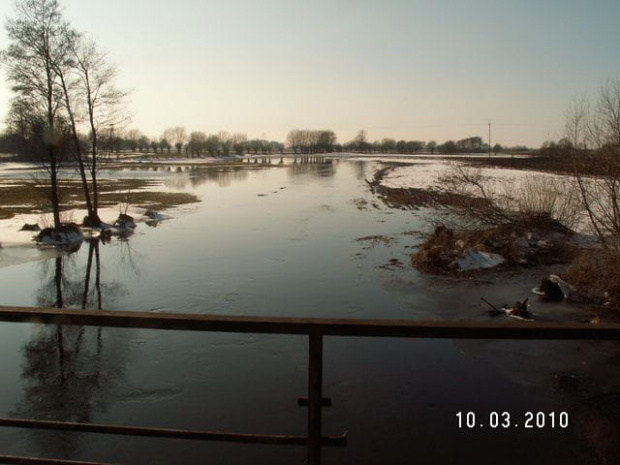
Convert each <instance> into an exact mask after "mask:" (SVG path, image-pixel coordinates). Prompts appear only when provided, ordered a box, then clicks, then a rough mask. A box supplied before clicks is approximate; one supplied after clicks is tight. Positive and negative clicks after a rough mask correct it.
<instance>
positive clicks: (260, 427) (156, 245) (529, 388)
mask: <svg viewBox="0 0 620 465" xmlns="http://www.w3.org/2000/svg"><path fill="white" fill-rule="evenodd" d="M418 165H419V166H420V168H421V171H420V178H422V177H423V174H422V173H428V172H433V170H441V169H444V168H443V167H442V166H439V165H437V166H432V165H431V164H429V163H426V162H420V163H417V164H412V165H411V166H410V167H407V168H406V172H403V173H401V174H402V178H400V179H401V181H403V179H404V178H406V177H409V178H411V177H413V178H415V177H416V171H415V170H416V167H417V166H418ZM382 166H384V165H383V164H382V163H381V162H380V161H378V160H372V159H370V160H359V159H358V160H344V159H322V158H321V159H317V160H316V161H315V162H313V163H293V162H292V161H291V160H284V162H283V163H282V164H279V163H278V159H274V160H273V164H271V165H267V166H253V165H252V164H247V163H246V164H239V165H237V166H225V167H224V166H222V167H217V166H212V167H208V166H202V167H192V166H190V165H175V166H165V165H162V166H160V167H158V166H149V167H148V168H146V167H145V168H143V169H140V168H132V169H129V168H126V169H122V170H115V171H110V172H106V173H104V174H103V176H108V177H114V178H122V179H125V178H126V179H133V178H140V179H153V180H155V181H156V183H157V184H158V186H159V188H161V189H163V190H166V191H169V192H186V193H190V194H194V195H196V196H197V197H198V198H199V199H200V203H192V204H188V205H183V206H180V207H177V208H175V209H172V210H168V211H167V212H166V213H167V214H168V215H169V216H170V217H171V218H170V219H168V220H165V221H163V222H161V223H158V224H157V225H156V226H155V227H149V226H147V224H146V223H140V224H139V226H138V228H137V230H136V233H135V234H133V235H132V236H130V237H129V238H127V239H125V240H117V239H113V240H112V241H111V242H110V243H108V244H104V243H100V244H98V245H94V244H89V243H85V244H83V245H82V247H81V248H80V249H79V250H78V251H77V252H75V253H72V254H66V255H63V254H61V255H58V254H54V253H51V252H39V251H36V249H32V247H22V248H17V249H15V248H5V249H0V263H2V260H5V263H16V261H15V260H14V257H15V255H16V254H31V258H32V259H33V260H32V261H27V262H25V263H20V264H12V265H11V266H4V267H2V268H0V295H1V296H2V302H1V303H2V305H17V306H53V305H55V304H56V303H57V302H58V299H59V297H60V298H61V299H62V303H63V305H65V306H67V307H74V308H81V307H82V306H86V307H87V308H92V309H97V308H103V309H110V310H132V311H144V312H183V313H202V314H226V315H257V316H290V317H325V318H330V317H334V318H375V319H405V320H439V321H446V320H447V321H454V320H464V321H486V320H488V319H489V316H488V314H487V312H486V311H487V310H488V308H487V307H486V306H485V304H484V303H482V302H481V300H480V299H481V297H484V298H486V299H488V300H490V301H492V302H497V303H504V302H506V303H513V302H514V301H516V300H522V299H523V298H525V297H531V300H533V308H532V311H533V312H534V314H535V315H536V317H537V319H539V320H547V321H583V320H584V319H587V318H588V313H587V310H586V309H585V308H584V307H580V306H570V305H568V304H565V303H542V302H539V301H537V300H536V299H532V298H533V297H534V296H533V295H531V293H530V289H531V288H532V287H534V286H535V285H536V283H537V281H538V280H539V279H540V277H542V276H544V275H545V274H548V273H549V272H550V271H555V270H556V268H554V267H549V268H548V269H547V268H546V269H524V270H520V271H514V270H513V271H503V272H499V273H492V272H487V273H485V274H483V275H481V276H479V277H477V278H470V279H464V280H463V279H455V278H446V277H432V276H428V275H422V274H420V273H418V272H417V271H416V270H415V269H413V267H412V266H411V263H410V254H411V253H412V251H413V249H414V248H415V246H416V244H418V243H419V242H420V241H421V236H420V233H421V232H425V231H428V230H429V228H430V226H429V223H428V221H427V217H426V211H425V210H424V209H419V210H416V211H410V210H399V209H390V208H387V207H386V206H385V205H383V204H382V203H381V201H380V200H379V199H378V198H376V197H375V196H374V195H373V194H372V193H371V192H370V190H369V188H368V185H367V182H366V180H367V179H370V178H371V177H372V175H373V173H374V172H376V170H378V169H379V168H381V167H382ZM498 171H501V170H498ZM14 173H15V172H13V171H12V172H11V174H10V175H9V174H6V175H2V176H1V177H3V178H4V179H6V180H7V182H8V180H10V179H15V176H16V175H15V174H14ZM500 179H501V177H500ZM390 182H392V183H394V185H395V186H398V185H399V184H398V182H399V177H398V175H396V174H394V176H393V178H392V179H391V180H390ZM0 240H2V238H1V237H0ZM43 253H49V254H50V255H49V256H44V255H40V254H43ZM11 257H13V259H11ZM34 259H36V261H35V260H34ZM11 260H13V261H11ZM22 261H23V260H22ZM59 289H60V291H61V292H60V293H59ZM60 294H62V295H60ZM0 344H1V347H2V355H1V356H0V367H1V368H2V373H3V376H2V378H1V379H0V383H1V385H2V393H3V396H2V398H0V416H4V417H8V416H13V417H32V418H39V419H57V420H64V421H83V422H94V423H112V424H127V425H137V426H155V427H165V428H180V429H201V430H224V431H236V432H246V433H272V434H297V435H303V434H305V425H306V418H305V410H304V409H300V408H299V407H298V406H297V402H296V400H297V397H299V396H303V395H305V393H306V370H307V359H306V357H307V341H306V340H305V338H303V337H295V336H271V335H235V334H216V333H189V332H184V333H175V332H157V331H147V330H120V329H109V328H105V329H96V328H63V329H62V330H60V329H57V328H55V327H54V328H52V327H40V326H37V325H21V324H8V323H2V324H1V325H0ZM619 355H620V351H618V346H617V344H614V343H595V342H588V343H585V342H580V343H576V342H536V341H510V342H500V341H453V340H443V341H436V340H404V339H402V340H401V339H392V340H386V339H363V338H345V337H342V338H336V337H332V338H326V341H325V353H324V357H325V374H324V386H323V392H324V395H325V396H327V397H330V398H331V399H332V401H333V407H331V408H329V409H325V410H324V413H323V424H324V432H325V433H326V434H328V435H338V434H341V433H343V432H345V431H346V432H348V438H349V444H348V446H347V447H346V448H345V449H330V448H326V449H325V450H324V453H323V457H324V463H328V464H330V463H333V464H374V463H409V462H414V461H417V462H420V463H427V464H433V463H436V464H444V463H457V462H459V461H462V460H463V457H467V462H468V463H491V462H490V459H491V458H492V460H493V463H503V464H522V463H524V462H528V461H529V462H531V463H542V462H543V461H545V460H552V461H553V463H566V464H588V463H592V464H596V463H612V462H614V460H617V459H618V458H620V449H619V445H618V441H617V438H618V437H620V431H619V430H618V424H619V423H618V413H619V412H618V407H617V405H618V403H617V401H618V394H617V392H618V386H620V376H617V375H615V374H614V373H615V370H613V367H615V365H616V363H617V360H618V356H619ZM458 412H463V413H464V414H465V413H466V412H475V413H476V414H477V416H478V418H488V417H489V415H490V414H491V412H509V413H510V414H511V416H512V418H513V420H515V419H518V420H515V421H514V423H518V422H519V421H520V423H521V426H517V427H514V428H513V429H511V430H510V431H506V430H502V429H494V428H490V427H488V426H487V427H483V428H467V427H463V426H462V425H461V427H459V423H458V417H457V414H458ZM527 412H544V413H545V415H549V414H551V413H553V412H556V413H557V414H558V415H559V413H560V412H566V413H567V414H568V418H569V424H568V427H567V428H560V427H554V428H551V427H550V426H549V425H548V424H547V426H546V427H541V428H531V429H530V428H525V427H524V420H525V416H526V414H527ZM486 423H487V424H488V423H489V422H488V421H486ZM610 438H616V439H610ZM0 447H1V448H2V450H3V451H5V453H6V454H13V455H32V456H43V457H56V458H66V459H72V460H91V461H95V460H98V461H107V462H122V463H135V464H167V463H175V464H176V463H187V464H192V463H203V462H205V458H208V462H209V463H218V464H219V463H222V464H223V463H246V462H250V461H257V462H258V463H270V464H289V463H303V461H304V458H305V450H304V448H303V447H294V446H286V447H282V446H266V445H231V444H224V443H203V444H198V443H193V442H187V441H183V440H171V441H163V440H157V439H131V438H117V437H105V436H97V435H92V434H72V433H49V432H40V431H35V430H32V431H26V430H19V429H15V430H10V429H6V428H5V429H0ZM605 460H607V462H605Z"/></svg>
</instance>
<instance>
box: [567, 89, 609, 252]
mask: <svg viewBox="0 0 620 465" xmlns="http://www.w3.org/2000/svg"><path fill="white" fill-rule="evenodd" d="M565 132H566V138H567V139H568V142H569V145H568V146H566V147H564V150H563V152H567V151H568V152H569V153H570V154H571V155H572V157H571V158H572V161H573V167H574V177H575V180H576V183H577V186H578V188H579V192H580V194H581V201H582V204H583V208H584V210H585V212H586V214H587V218H588V220H589V222H590V225H591V226H592V229H593V230H594V232H595V233H596V235H597V237H598V238H599V240H600V241H601V243H602V244H603V245H604V246H605V247H607V248H614V249H616V250H620V78H617V79H615V80H611V81H608V82H607V83H606V84H605V85H603V86H602V87H601V88H600V89H599V94H598V98H597V100H596V102H595V104H594V105H592V106H590V104H589V103H588V101H587V100H585V99H578V100H576V101H575V102H573V104H572V105H571V106H570V107H569V109H568V111H567V115H566V124H565ZM594 167H595V168H596V173H597V175H596V176H591V175H586V174H587V173H589V172H590V171H592V169H593V168H594Z"/></svg>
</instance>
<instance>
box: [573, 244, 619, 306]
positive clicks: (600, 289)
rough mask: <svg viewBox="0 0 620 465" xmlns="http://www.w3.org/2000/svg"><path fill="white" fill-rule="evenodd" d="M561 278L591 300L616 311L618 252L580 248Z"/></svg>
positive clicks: (617, 303)
mask: <svg viewBox="0 0 620 465" xmlns="http://www.w3.org/2000/svg"><path fill="white" fill-rule="evenodd" d="M562 278H563V279H565V280H566V281H567V282H569V283H570V284H572V285H573V286H575V288H577V291H578V292H579V294H581V295H583V296H585V297H586V298H587V299H588V300H589V301H591V302H592V303H594V304H596V305H600V306H602V307H603V308H607V309H610V310H615V311H619V310H620V251H618V250H614V249H603V248H601V249H588V250H584V251H583V252H582V253H580V254H579V255H578V256H577V257H575V260H573V262H572V264H571V265H570V267H569V268H568V269H567V270H566V272H564V273H563V274H562Z"/></svg>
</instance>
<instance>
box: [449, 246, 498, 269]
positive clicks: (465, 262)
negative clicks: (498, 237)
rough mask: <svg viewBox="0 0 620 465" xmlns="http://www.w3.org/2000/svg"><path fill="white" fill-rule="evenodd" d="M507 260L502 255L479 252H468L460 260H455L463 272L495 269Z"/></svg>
mask: <svg viewBox="0 0 620 465" xmlns="http://www.w3.org/2000/svg"><path fill="white" fill-rule="evenodd" d="M505 261H506V260H505V259H504V257H502V256H501V255H498V254H495V253H491V252H480V251H478V250H472V249H470V250H468V251H467V252H465V255H463V256H462V257H460V258H457V259H456V260H455V262H456V264H457V265H458V266H459V268H460V269H461V270H463V271H470V270H480V269H482V268H493V267H496V266H498V265H501V264H502V263H504V262H505Z"/></svg>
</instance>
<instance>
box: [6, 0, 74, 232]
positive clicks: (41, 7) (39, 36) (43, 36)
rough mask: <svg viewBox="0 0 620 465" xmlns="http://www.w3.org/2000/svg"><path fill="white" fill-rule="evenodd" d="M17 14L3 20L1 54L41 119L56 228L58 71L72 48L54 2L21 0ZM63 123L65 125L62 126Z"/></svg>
mask: <svg viewBox="0 0 620 465" xmlns="http://www.w3.org/2000/svg"><path fill="white" fill-rule="evenodd" d="M16 13H17V16H16V18H15V19H10V20H8V21H7V24H6V31H7V35H8V38H9V41H10V43H9V46H8V48H7V49H5V50H4V51H3V52H2V54H1V55H0V61H1V63H2V64H3V65H4V66H5V67H6V68H7V74H8V79H9V81H10V82H11V84H12V90H13V92H14V94H15V97H14V98H15V100H16V101H18V102H23V103H24V104H25V105H27V106H28V108H29V109H30V114H31V115H32V117H34V118H36V120H37V121H41V122H42V124H43V127H42V128H41V129H42V131H41V134H40V135H41V136H42V138H43V149H42V150H41V153H40V154H39V155H40V157H41V159H42V160H44V162H45V166H46V168H47V171H48V174H49V179H50V200H51V204H52V213H53V219H54V228H55V229H58V228H60V224H61V219H60V197H59V170H60V166H61V161H62V155H63V154H62V140H63V138H64V136H65V135H66V132H65V129H66V126H65V125H64V124H63V123H64V121H63V118H62V115H61V109H62V106H63V98H62V90H61V84H60V79H59V76H58V74H57V72H56V70H57V69H58V68H59V67H63V66H65V64H66V61H67V56H68V54H69V52H70V46H71V44H70V42H69V38H70V37H71V35H70V34H69V31H70V27H69V24H68V23H67V21H65V20H64V19H63V17H62V13H61V10H60V6H59V4H58V2H57V1H56V0H20V1H18V2H17V4H16ZM63 126H65V128H63Z"/></svg>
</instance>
